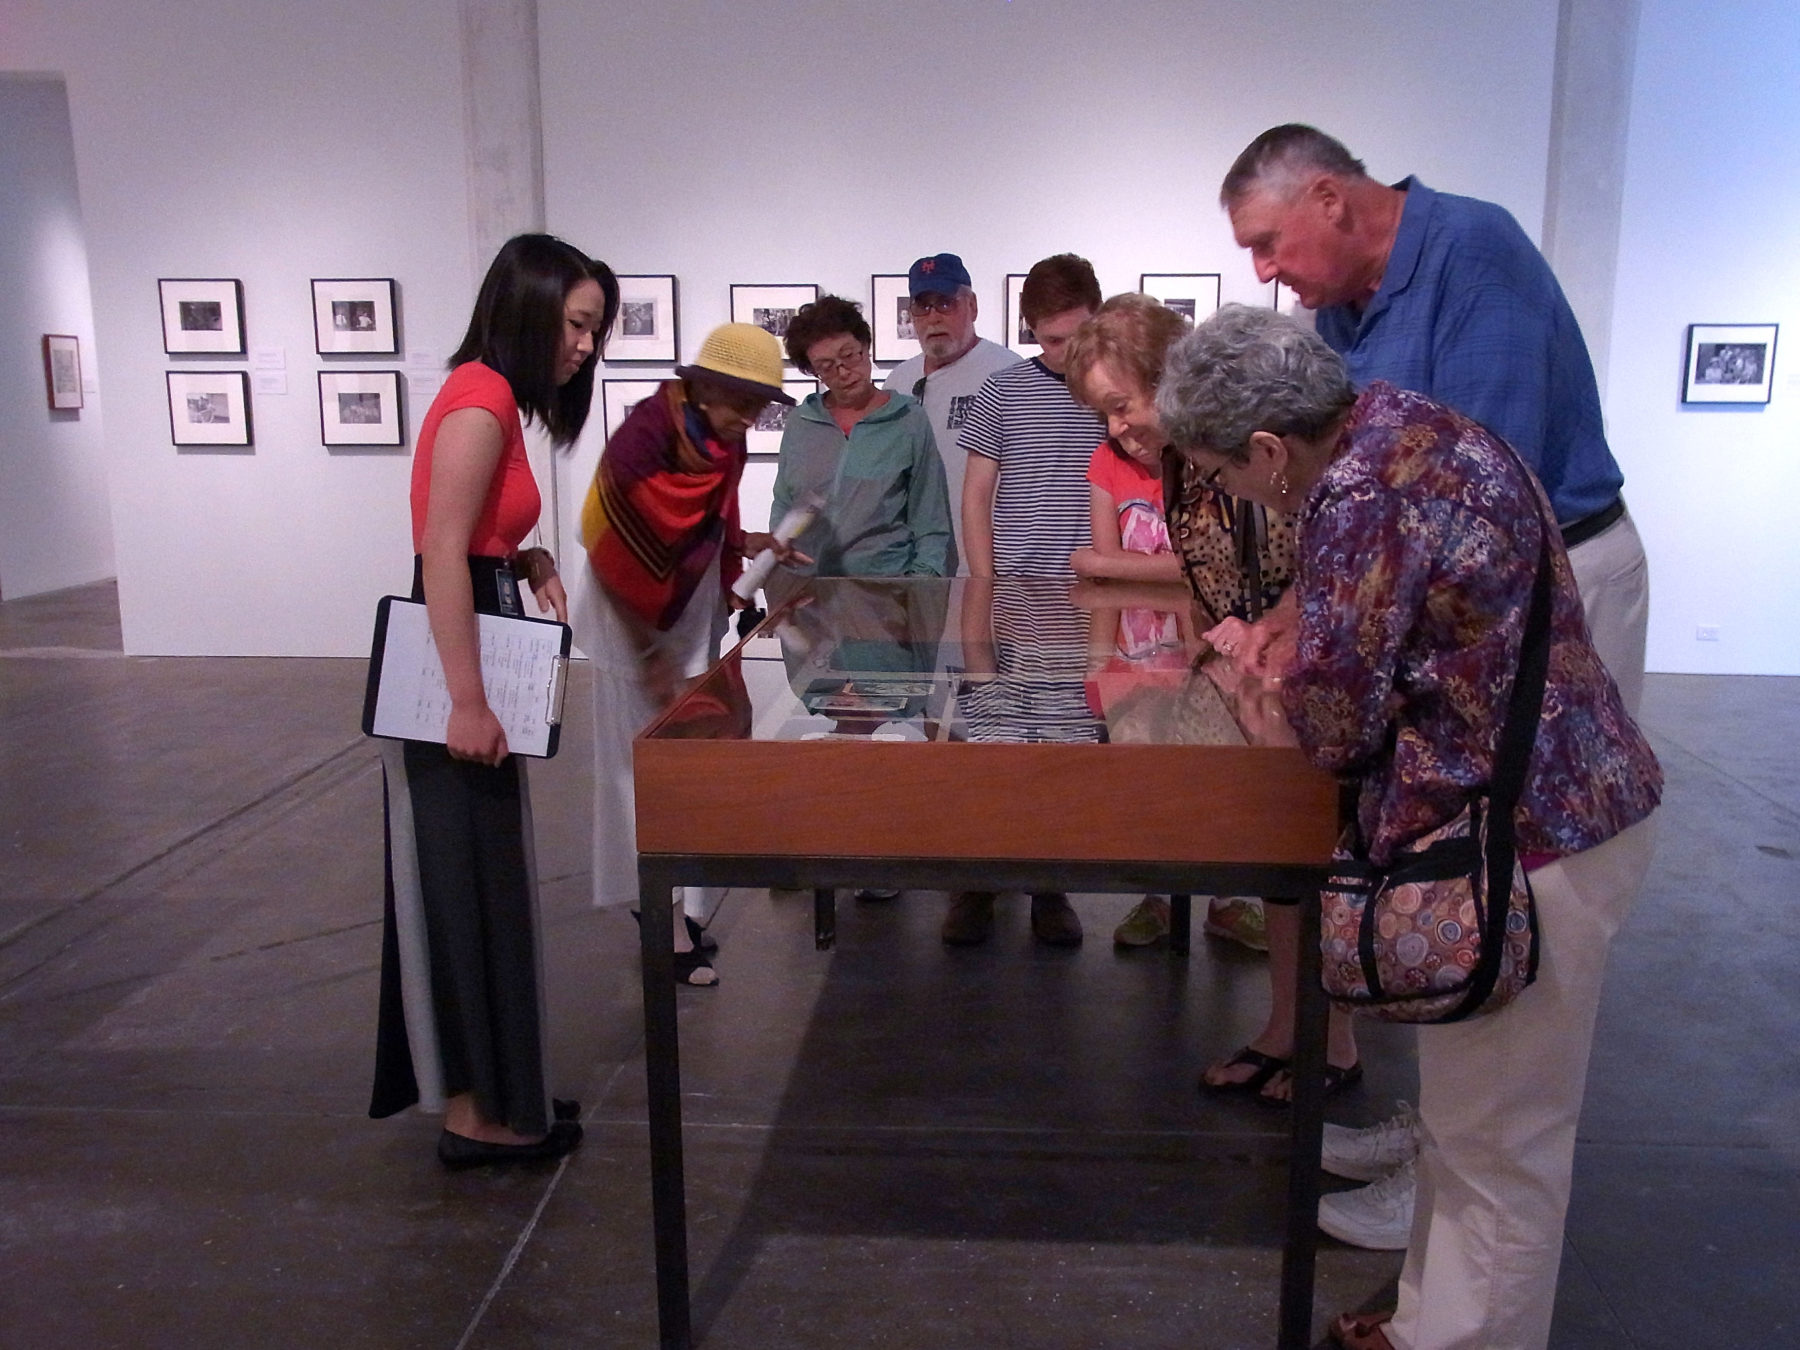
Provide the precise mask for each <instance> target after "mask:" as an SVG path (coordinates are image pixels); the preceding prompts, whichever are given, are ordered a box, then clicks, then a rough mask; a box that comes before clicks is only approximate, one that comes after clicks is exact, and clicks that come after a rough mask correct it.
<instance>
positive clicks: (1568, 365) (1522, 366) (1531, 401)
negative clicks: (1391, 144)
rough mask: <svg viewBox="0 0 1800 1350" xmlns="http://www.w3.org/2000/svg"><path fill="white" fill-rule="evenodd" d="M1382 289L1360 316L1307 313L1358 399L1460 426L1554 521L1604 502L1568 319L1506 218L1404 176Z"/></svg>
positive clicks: (1587, 373)
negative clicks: (1439, 407)
mask: <svg viewBox="0 0 1800 1350" xmlns="http://www.w3.org/2000/svg"><path fill="white" fill-rule="evenodd" d="M1398 186H1399V188H1400V189H1401V190H1402V191H1404V192H1405V193H1406V205H1405V207H1404V209H1403V210H1402V211H1401V214H1400V229H1399V232H1398V233H1397V234H1396V235H1395V237H1394V247H1393V250H1392V251H1391V252H1390V253H1389V254H1388V261H1387V270H1386V271H1385V272H1383V273H1382V278H1381V289H1379V290H1378V291H1376V292H1375V296H1374V298H1373V299H1372V300H1370V301H1369V305H1368V308H1366V309H1365V310H1363V311H1362V312H1361V313H1360V314H1359V313H1358V312H1357V311H1356V310H1355V309H1354V308H1353V307H1352V306H1350V305H1332V306H1329V307H1327V308H1325V309H1322V310H1320V311H1319V314H1318V321H1317V322H1318V330H1319V336H1321V337H1322V338H1324V339H1325V341H1326V342H1328V343H1329V344H1330V345H1331V346H1332V348H1333V349H1334V350H1336V351H1337V352H1339V353H1340V354H1342V356H1343V357H1344V360H1345V362H1346V364H1348V366H1349V368H1350V378H1351V380H1352V381H1353V382H1354V383H1355V385H1356V387H1357V388H1358V389H1362V388H1364V387H1366V386H1367V385H1368V384H1370V383H1371V382H1372V381H1375V380H1386V381H1388V383H1390V384H1395V385H1398V386H1399V387H1401V388H1402V389H1412V390H1416V391H1417V392H1419V393H1422V394H1425V395H1427V396H1428V397H1430V398H1433V399H1435V400H1437V401H1438V402H1439V403H1445V404H1448V405H1449V406H1450V407H1452V408H1455V409H1456V410H1457V411H1458V412H1461V413H1462V414H1463V415H1464V416H1467V417H1472V418H1474V419H1475V420H1476V421H1477V422H1480V423H1481V424H1482V425H1484V426H1486V427H1487V428H1488V429H1489V430H1490V431H1493V432H1496V433H1497V434H1499V435H1500V436H1502V437H1504V438H1505V439H1506V440H1507V441H1509V442H1510V443H1511V444H1512V446H1513V448H1514V449H1516V450H1517V451H1518V452H1519V454H1520V455H1522V456H1523V457H1524V459H1525V461H1526V463H1528V464H1530V465H1531V467H1532V468H1533V469H1534V470H1535V471H1536V472H1537V476H1538V478H1539V479H1540V480H1542V482H1543V484H1544V487H1545V489H1546V490H1547V491H1548V492H1549V494H1550V502H1551V505H1552V506H1553V507H1554V508H1555V510H1556V518H1557V521H1558V522H1559V523H1561V524H1563V525H1568V524H1570V523H1572V522H1574V521H1577V520H1580V519H1581V518H1582V517H1583V516H1589V515H1592V514H1593V513H1594V512H1596V511H1599V510H1602V509H1603V508H1605V507H1607V506H1609V505H1611V504H1612V502H1613V499H1614V498H1616V497H1617V496H1618V495H1619V489H1620V487H1621V486H1623V484H1624V482H1625V476H1624V474H1622V473H1621V472H1620V471H1619V466H1618V463H1617V461H1615V460H1614V459H1613V455H1612V451H1611V450H1610V449H1608V448H1607V444H1606V432H1605V429H1604V426H1603V425H1602V422H1601V416H1600V390H1599V387H1598V385H1597V384H1596V383H1595V381H1594V365H1593V362H1592V361H1591V360H1590V359H1589V357H1588V351H1587V344H1586V343H1585V342H1583V341H1582V338H1581V329H1580V327H1579V325H1577V324H1576V322H1575V314H1574V311H1573V310H1571V309H1570V308H1569V302H1568V300H1567V298H1565V297H1564V295H1563V292H1562V287H1561V286H1559V285H1558V284H1557V281H1556V277H1555V275H1554V274H1553V273H1552V272H1551V271H1550V265H1549V264H1548V263H1547V262H1545V261H1544V256H1543V254H1541V253H1539V252H1538V251H1537V248H1536V246H1534V245H1533V244H1532V242H1531V240H1530V239H1529V238H1527V237H1526V234H1525V231H1523V230H1522V229H1520V228H1519V224H1518V222H1517V221H1515V220H1514V219H1513V218H1512V216H1511V215H1509V214H1508V213H1507V212H1506V211H1505V209H1504V208H1502V207H1499V206H1495V205H1493V204H1492V203H1491V202H1482V201H1476V200H1475V199H1474V198H1472V197H1454V196H1451V195H1450V194H1449V193H1444V192H1433V191H1432V190H1431V189H1430V188H1428V187H1426V186H1425V185H1424V184H1423V183H1421V182H1419V180H1418V179H1416V178H1408V179H1407V180H1406V181H1405V182H1403V183H1400V184H1398Z"/></svg>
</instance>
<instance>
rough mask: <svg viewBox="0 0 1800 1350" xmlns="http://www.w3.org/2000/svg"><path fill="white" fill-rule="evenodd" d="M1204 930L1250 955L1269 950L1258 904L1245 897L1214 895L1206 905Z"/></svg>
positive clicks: (1259, 902) (1259, 903) (1260, 907)
mask: <svg viewBox="0 0 1800 1350" xmlns="http://www.w3.org/2000/svg"><path fill="white" fill-rule="evenodd" d="M1206 931H1207V932H1208V933H1211V934H1212V935H1213V936H1214V937H1216V938H1224V939H1225V940H1226V941H1227V942H1235V943H1237V944H1238V945H1239V946H1240V947H1248V948H1249V949H1250V950H1251V951H1253V952H1266V951H1268V950H1269V930H1268V929H1267V927H1265V926H1264V922H1263V906H1262V901H1260V900H1253V899H1251V898H1250V897H1249V896H1247V895H1215V896H1214V897H1213V898H1212V899H1211V900H1209V901H1207V902H1206Z"/></svg>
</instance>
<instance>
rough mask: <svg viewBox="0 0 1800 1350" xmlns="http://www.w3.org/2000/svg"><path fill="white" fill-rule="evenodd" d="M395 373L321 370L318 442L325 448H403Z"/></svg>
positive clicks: (398, 381) (402, 421)
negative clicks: (376, 446) (388, 446)
mask: <svg viewBox="0 0 1800 1350" xmlns="http://www.w3.org/2000/svg"><path fill="white" fill-rule="evenodd" d="M401 383H402V382H401V379H400V372H399V371H397V370H321V371H320V372H319V439H320V441H321V442H322V443H323V444H325V445H334V446H335V445H404V444H406V413H405V408H404V406H403V405H402V404H401V402H400V385H401Z"/></svg>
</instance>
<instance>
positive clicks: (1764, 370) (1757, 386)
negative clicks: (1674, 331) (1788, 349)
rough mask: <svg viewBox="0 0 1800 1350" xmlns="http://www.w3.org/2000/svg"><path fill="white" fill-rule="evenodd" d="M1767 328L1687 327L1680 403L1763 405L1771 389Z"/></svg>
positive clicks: (1771, 329) (1770, 330)
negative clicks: (1685, 367)
mask: <svg viewBox="0 0 1800 1350" xmlns="http://www.w3.org/2000/svg"><path fill="white" fill-rule="evenodd" d="M1777 327H1779V325H1777V324H1772V323H1691V324H1689V325H1688V331H1687V373H1686V375H1685V377H1684V378H1683V380H1682V382H1681V401H1682V402H1683V403H1767V402H1768V401H1769V391H1770V390H1771V389H1773V388H1774V387H1775V330H1776V329H1777Z"/></svg>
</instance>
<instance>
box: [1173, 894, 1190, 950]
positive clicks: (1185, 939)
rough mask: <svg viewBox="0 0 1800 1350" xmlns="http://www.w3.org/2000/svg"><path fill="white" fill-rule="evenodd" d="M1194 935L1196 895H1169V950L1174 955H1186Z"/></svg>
mask: <svg viewBox="0 0 1800 1350" xmlns="http://www.w3.org/2000/svg"><path fill="white" fill-rule="evenodd" d="M1193 936H1194V897H1193V896H1191V895H1171V896H1170V897H1169V952H1170V954H1171V955H1173V956H1186V955H1187V954H1188V946H1189V944H1190V943H1191V942H1192V941H1193Z"/></svg>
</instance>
